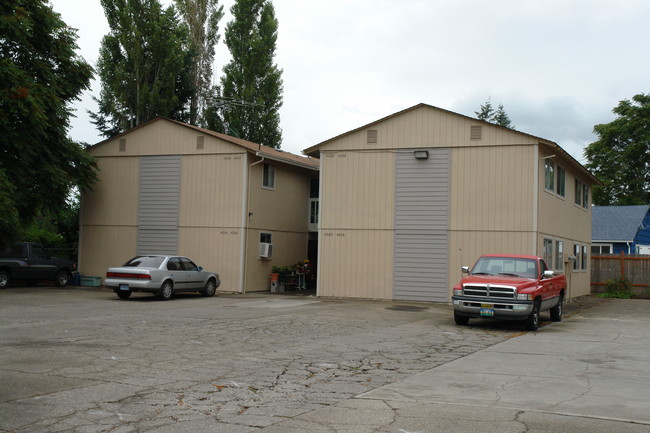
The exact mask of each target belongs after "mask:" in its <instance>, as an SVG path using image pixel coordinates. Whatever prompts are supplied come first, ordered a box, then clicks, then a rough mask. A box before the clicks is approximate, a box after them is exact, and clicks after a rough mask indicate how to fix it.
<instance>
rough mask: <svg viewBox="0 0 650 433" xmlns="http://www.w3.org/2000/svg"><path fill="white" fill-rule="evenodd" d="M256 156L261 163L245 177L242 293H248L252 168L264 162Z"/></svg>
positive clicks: (256, 154)
mask: <svg viewBox="0 0 650 433" xmlns="http://www.w3.org/2000/svg"><path fill="white" fill-rule="evenodd" d="M255 156H257V157H261V158H262V159H260V160H259V161H255V162H254V163H252V164H249V165H248V169H247V170H246V175H245V176H244V182H245V188H244V194H245V200H244V205H243V212H242V229H243V231H244V233H243V236H242V246H241V248H242V252H243V254H242V256H241V263H240V266H241V275H240V277H239V280H240V281H239V290H240V292H241V293H242V294H243V293H246V290H245V287H246V264H247V263H248V222H249V221H250V215H251V213H250V209H249V204H250V198H251V197H250V196H251V187H250V177H251V167H253V166H254V165H257V164H259V163H261V162H264V156H261V155H260V153H259V152H255ZM246 162H248V152H246Z"/></svg>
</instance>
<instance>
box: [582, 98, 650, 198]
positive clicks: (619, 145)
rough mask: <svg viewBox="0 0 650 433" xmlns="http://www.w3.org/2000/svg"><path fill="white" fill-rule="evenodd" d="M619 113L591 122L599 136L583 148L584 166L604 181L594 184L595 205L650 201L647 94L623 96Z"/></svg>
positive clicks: (648, 103) (649, 113) (619, 105)
mask: <svg viewBox="0 0 650 433" xmlns="http://www.w3.org/2000/svg"><path fill="white" fill-rule="evenodd" d="M612 111H613V112H614V113H615V114H616V115H617V116H618V117H617V118H616V119H614V120H613V121H612V122H610V123H605V124H601V125H596V126H594V132H595V133H596V134H597V135H598V140H596V141H594V142H593V143H591V144H590V145H589V146H587V148H586V149H585V157H587V161H588V163H587V168H589V169H590V170H591V171H592V173H594V175H596V177H598V179H599V180H600V181H601V182H602V183H603V185H597V186H594V192H593V202H594V204H595V205H597V206H608V205H609V206H622V205H637V204H648V203H650V94H643V93H641V94H638V95H635V96H634V97H632V100H631V101H630V100H628V99H624V100H622V101H621V102H619V104H618V105H617V106H616V107H615V108H614V109H613V110H612Z"/></svg>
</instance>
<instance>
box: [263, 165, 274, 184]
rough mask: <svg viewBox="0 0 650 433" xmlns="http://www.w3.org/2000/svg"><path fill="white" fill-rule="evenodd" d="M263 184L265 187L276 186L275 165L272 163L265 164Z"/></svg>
mask: <svg viewBox="0 0 650 433" xmlns="http://www.w3.org/2000/svg"><path fill="white" fill-rule="evenodd" d="M262 186H263V187H264V188H269V189H273V188H275V166H273V165H271V164H264V177H263V179H262Z"/></svg>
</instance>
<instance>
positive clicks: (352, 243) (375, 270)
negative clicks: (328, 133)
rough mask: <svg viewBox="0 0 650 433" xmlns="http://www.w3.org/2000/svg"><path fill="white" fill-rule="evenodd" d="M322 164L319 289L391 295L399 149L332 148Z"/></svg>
mask: <svg viewBox="0 0 650 433" xmlns="http://www.w3.org/2000/svg"><path fill="white" fill-rule="evenodd" d="M321 164H322V165H321V166H322V167H323V172H324V173H327V176H326V177H321V182H322V186H321V191H322V195H321V229H320V236H319V242H320V243H321V245H320V251H321V255H320V257H319V295H320V296H336V297H354V298H373V299H390V298H391V297H392V285H393V270H392V268H393V237H394V195H395V192H394V189H395V155H394V153H392V152H370V153H361V152H333V153H330V152H326V153H325V154H324V155H323V158H322V159H321Z"/></svg>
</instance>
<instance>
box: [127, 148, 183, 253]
mask: <svg viewBox="0 0 650 433" xmlns="http://www.w3.org/2000/svg"><path fill="white" fill-rule="evenodd" d="M180 193H181V157H180V155H171V156H143V157H141V158H140V193H139V202H138V241H137V242H138V245H137V254H177V253H178V214H179V201H180Z"/></svg>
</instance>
